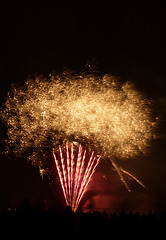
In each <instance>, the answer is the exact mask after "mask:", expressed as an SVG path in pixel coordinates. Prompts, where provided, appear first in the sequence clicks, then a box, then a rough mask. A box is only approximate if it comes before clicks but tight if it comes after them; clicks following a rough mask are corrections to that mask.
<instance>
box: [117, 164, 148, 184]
mask: <svg viewBox="0 0 166 240" xmlns="http://www.w3.org/2000/svg"><path fill="white" fill-rule="evenodd" d="M120 171H122V172H123V173H125V174H127V175H129V176H130V177H131V178H133V179H134V180H135V181H136V182H137V183H139V184H140V185H141V186H142V187H143V188H146V186H145V185H144V184H143V183H142V182H141V181H140V180H138V179H137V178H136V177H135V176H134V175H133V174H131V173H129V172H128V171H126V170H124V169H123V168H120Z"/></svg>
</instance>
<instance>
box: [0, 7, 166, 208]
mask: <svg viewBox="0 0 166 240" xmlns="http://www.w3.org/2000/svg"><path fill="white" fill-rule="evenodd" d="M3 24H4V26H3V29H2V30H1V31H3V34H2V36H3V40H4V42H3V46H2V48H3V52H4V55H2V56H1V57H2V58H3V59H2V60H3V65H2V67H3V69H2V74H1V81H0V105H1V106H2V104H3V103H4V102H5V97H6V94H7V92H8V91H9V89H10V86H11V84H12V83H16V84H17V85H21V84H23V83H24V81H25V80H26V79H27V77H29V76H33V75H34V74H36V73H38V74H44V75H45V76H48V75H49V74H50V73H51V72H53V71H56V72H59V73H60V72H62V71H63V70H64V69H66V68H69V69H71V70H73V71H76V72H79V71H91V69H88V68H87V65H88V64H89V63H91V66H92V68H93V71H97V72H98V73H101V74H105V73H109V74H112V75H114V76H118V77H119V78H120V79H121V81H126V80H129V81H132V82H134V84H135V86H136V88H137V89H138V90H139V91H140V92H141V93H142V94H143V95H144V96H145V97H146V98H148V99H150V100H151V102H152V104H153V109H154V115H155V116H158V117H159V119H160V121H159V126H158V131H157V134H158V139H157V140H155V141H154V142H152V144H151V148H150V149H149V154H148V155H146V156H142V157H140V158H137V159H130V160H127V161H123V162H122V161H120V163H121V165H122V166H123V167H124V168H125V169H127V170H128V171H130V172H131V173H133V174H135V176H136V177H138V179H140V180H141V181H143V183H144V184H145V185H146V186H147V188H148V190H146V189H143V188H142V187H141V186H139V185H138V184H136V183H135V182H134V181H132V180H129V181H128V183H129V185H130V187H131V189H132V192H131V193H129V192H128V191H127V189H126V188H125V186H124V185H123V183H122V182H121V181H120V178H119V176H118V175H117V173H116V172H115V171H114V170H113V167H112V166H111V163H110V162H109V161H105V162H102V164H101V163H100V165H99V166H98V169H97V171H96V173H95V175H94V178H93V180H92V182H91V183H90V185H89V188H88V191H87V193H86V194H85V197H84V199H83V201H82V206H83V207H87V208H101V209H106V210H108V209H121V208H125V209H130V210H140V211H147V210H149V209H152V210H153V211H156V210H159V211H160V210H166V204H165V203H166V186H165V184H166V161H165V160H166V131H165V130H166V126H165V119H166V68H165V63H166V60H165V59H166V37H165V28H166V12H165V9H164V8H163V9H160V8H147V9H144V10H138V9H136V8H128V9H125V10H124V9H110V10H109V11H106V12H105V11H104V10H101V11H99V10H98V11H97V10H95V9H90V10H87V11H86V10H80V9H79V8H78V9H72V8H47V9H43V10H39V9H38V10H33V9H30V10H26V9H24V10H22V11H18V10H17V11H15V10H12V9H10V10H8V11H6V14H5V18H4V22H3ZM0 124H1V125H0V131H1V135H0V136H1V140H2V139H3V138H4V137H5V133H6V129H5V126H4V125H3V124H2V123H0ZM3 148H4V146H3V144H2V143H1V148H0V149H1V155H0V206H1V205H6V206H17V205H18V204H19V203H20V202H21V200H22V199H23V198H24V197H26V196H28V197H29V198H30V201H31V203H32V204H36V205H37V204H38V203H39V202H40V201H41V200H42V199H46V200H47V201H48V204H50V205H52V206H61V205H62V206H63V204H64V203H63V201H64V200H63V196H62V194H61V192H60V187H59V186H57V185H56V184H55V185H51V184H49V180H48V178H47V177H44V179H43V180H42V179H41V177H40V175H39V171H38V169H37V168H34V167H32V166H31V164H30V163H27V160H26V159H24V158H23V157H20V158H16V157H14V156H13V157H7V156H4V155H2V151H3Z"/></svg>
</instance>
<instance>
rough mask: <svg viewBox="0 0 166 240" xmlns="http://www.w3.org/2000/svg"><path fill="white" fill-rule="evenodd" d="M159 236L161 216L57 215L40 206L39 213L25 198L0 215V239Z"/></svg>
mask: <svg viewBox="0 0 166 240" xmlns="http://www.w3.org/2000/svg"><path fill="white" fill-rule="evenodd" d="M163 235H166V213H165V212H160V213H158V214H154V213H152V212H151V211H149V213H147V214H140V213H139V212H136V213H133V212H130V213H126V212H125V211H124V210H123V209H122V210H121V211H120V212H119V213H118V214H117V213H116V212H114V213H112V214H107V213H106V212H105V211H104V212H99V211H93V212H78V213H74V212H73V211H72V210H71V208H70V207H66V208H65V209H64V211H63V212H61V211H53V210H51V209H48V208H47V205H46V204H45V203H44V202H43V204H42V206H41V207H40V209H36V208H33V207H31V205H30V204H29V201H28V199H27V198H26V199H24V201H23V203H22V205H21V206H20V207H19V208H18V209H17V210H16V209H6V210H2V211H1V213H0V237H1V236H5V237H6V236H9V237H10V236H15V237H21V238H22V239H26V238H29V237H32V236H36V237H47V238H48V239H50V238H51V239H66V238H68V237H72V239H85V238H87V239H92V240H93V239H111V237H112V236H131V237H132V236H140V237H142V236H145V237H151V236H163ZM53 236H54V237H53ZM52 237H53V238H52Z"/></svg>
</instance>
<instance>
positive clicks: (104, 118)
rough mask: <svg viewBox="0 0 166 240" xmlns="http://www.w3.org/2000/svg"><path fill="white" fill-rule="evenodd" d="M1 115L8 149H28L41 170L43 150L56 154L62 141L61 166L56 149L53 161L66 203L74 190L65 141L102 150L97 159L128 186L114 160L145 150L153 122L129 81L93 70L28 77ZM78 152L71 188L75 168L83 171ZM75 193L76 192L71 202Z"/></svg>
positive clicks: (44, 157) (44, 158) (13, 92)
mask: <svg viewBox="0 0 166 240" xmlns="http://www.w3.org/2000/svg"><path fill="white" fill-rule="evenodd" d="M1 117H2V119H3V121H4V122H5V123H6V124H7V126H8V146H9V149H12V150H13V151H14V153H23V152H25V151H27V149H31V150H33V151H32V152H31V154H30V155H29V156H28V159H29V160H30V161H31V162H32V163H33V164H34V165H38V166H39V169H40V173H41V174H43V173H45V171H46V170H47V167H46V166H47V159H48V156H47V152H55V153H56V152H57V146H59V145H65V146H66V152H67V156H66V160H64V159H63V153H62V149H61V148H59V154H60V156H61V157H60V158H61V166H59V164H58V162H57V160H56V155H55V154H54V160H55V163H56V166H57V169H58V168H59V171H58V174H59V177H60V179H61V180H60V181H61V184H62V187H63V188H64V190H63V192H64V195H66V201H67V202H68V203H69V202H70V203H71V197H69V196H70V193H71V192H73V191H74V190H73V189H72V181H73V174H74V173H72V172H73V171H74V170H73V157H72V150H71V149H70V151H71V153H70V156H69V150H68V145H66V143H67V142H77V143H80V144H82V146H84V147H85V148H88V149H90V150H91V151H95V152H96V154H99V155H100V154H101V152H102V158H103V159H104V158H105V157H107V158H109V159H110V161H111V162H112V164H113V166H114V168H115V169H116V171H117V173H118V174H119V176H120V178H121V180H122V181H123V182H124V184H125V185H126V187H127V188H128V189H129V186H128V184H127V183H126V181H125V180H124V177H123V175H124V174H127V175H128V176H130V177H132V178H133V179H135V180H136V178H135V177H134V176H133V175H132V174H130V173H129V172H127V171H125V170H124V169H121V168H120V167H119V166H118V164H117V162H116V161H115V159H118V158H123V159H126V158H131V157H134V156H136V155H138V154H140V153H145V152H146V150H147V147H148V146H149V142H150V140H151V139H152V138H153V137H154V129H155V126H156V121H154V120H153V118H152V116H151V110H150V103H149V101H147V100H146V99H145V98H143V97H142V96H141V95H140V94H139V92H138V91H137V90H135V89H134V87H133V86H132V85H131V84H130V83H128V82H127V83H124V84H121V83H120V82H118V81H117V80H116V79H115V78H113V77H112V76H109V75H104V76H100V77H99V76H95V75H93V74H90V75H85V74H81V75H77V74H68V73H67V74H66V73H63V74H61V75H58V74H57V75H56V74H54V75H51V76H50V78H49V79H46V78H43V77H41V76H36V77H35V78H34V79H28V80H27V81H26V82H25V84H24V86H23V87H15V86H13V87H12V89H11V91H10V92H9V93H8V97H7V99H6V103H5V104H4V106H3V110H2V113H1ZM80 146H81V145H80ZM11 147H12V148H11ZM80 148H81V149H82V147H80ZM81 151H82V150H80V152H79V153H80V156H78V158H77V165H76V169H75V171H76V172H75V178H77V181H76V186H75V188H76V189H79V187H80V185H79V184H77V183H78V182H79V181H80V179H79V178H80V176H81V175H79V173H77V171H82V168H81V166H82V161H83V158H84V157H83V155H82V152H81ZM63 161H66V164H64V162H63ZM66 168H67V169H68V170H66ZM61 174H62V175H63V176H65V177H63V178H62V177H61ZM76 176H77V177H76ZM65 179H67V181H68V183H67V182H66V180H65ZM62 182H63V183H62ZM137 182H138V183H139V184H140V183H141V182H139V180H138V181H137ZM141 185H142V184H141ZM83 189H84V188H83ZM129 190H130V189H129ZM76 192H77V191H76ZM82 192H83V191H82ZM74 194H75V193H74ZM80 198H81V195H80ZM80 198H77V197H76V199H77V201H76V200H75V205H77V204H78V202H79V199H80Z"/></svg>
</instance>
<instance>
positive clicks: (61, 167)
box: [53, 143, 100, 211]
mask: <svg viewBox="0 0 166 240" xmlns="http://www.w3.org/2000/svg"><path fill="white" fill-rule="evenodd" d="M53 156H54V161H55V165H56V168H57V171H58V175H59V179H60V183H61V186H62V190H63V194H64V198H65V202H66V205H67V206H71V208H72V210H73V211H76V210H77V208H78V205H79V203H80V201H81V199H82V197H83V195H84V193H85V191H86V189H87V186H88V183H89V182H90V180H91V178H92V175H93V173H94V172H95V169H96V167H97V165H98V163H99V161H100V157H98V158H96V157H95V156H94V152H92V153H91V155H90V158H89V159H88V161H87V160H86V161H85V159H86V150H84V151H83V147H82V146H81V144H80V145H79V148H78V153H77V156H75V154H74V147H73V143H71V146H70V148H69V145H68V144H66V148H65V154H63V151H62V147H61V146H59V156H60V160H58V159H57V157H56V155H55V153H54V152H53Z"/></svg>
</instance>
